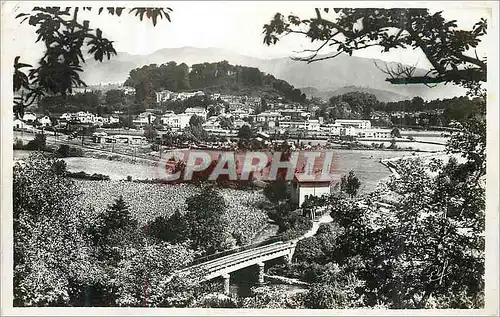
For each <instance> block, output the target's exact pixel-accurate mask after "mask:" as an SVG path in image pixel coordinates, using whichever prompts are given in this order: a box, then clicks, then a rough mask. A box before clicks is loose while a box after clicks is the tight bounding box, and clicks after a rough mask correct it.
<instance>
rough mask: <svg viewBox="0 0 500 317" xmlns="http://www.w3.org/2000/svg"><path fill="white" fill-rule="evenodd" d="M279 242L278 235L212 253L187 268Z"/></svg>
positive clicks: (279, 236)
mask: <svg viewBox="0 0 500 317" xmlns="http://www.w3.org/2000/svg"><path fill="white" fill-rule="evenodd" d="M280 241H283V237H282V235H278V236H275V237H272V238H270V239H267V240H264V241H261V242H257V243H253V244H247V245H244V246H241V247H238V248H234V249H231V250H227V251H222V252H217V253H214V254H210V255H206V256H202V257H199V258H196V259H194V260H193V261H192V262H191V263H189V264H188V265H187V267H189V266H193V265H196V264H200V263H203V262H207V261H210V260H215V259H218V258H222V257H225V256H228V255H231V254H235V253H238V252H242V251H247V250H250V249H254V248H258V247H262V246H265V245H269V244H272V243H276V242H280Z"/></svg>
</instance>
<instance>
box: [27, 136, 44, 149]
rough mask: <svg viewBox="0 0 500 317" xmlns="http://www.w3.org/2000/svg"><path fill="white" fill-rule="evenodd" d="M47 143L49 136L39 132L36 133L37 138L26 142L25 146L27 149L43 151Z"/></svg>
mask: <svg viewBox="0 0 500 317" xmlns="http://www.w3.org/2000/svg"><path fill="white" fill-rule="evenodd" d="M46 145H47V136H46V135H45V134H41V133H38V134H36V135H35V138H34V139H33V140H31V141H29V142H28V144H26V146H25V147H24V149H25V150H40V151H43V150H45V149H46Z"/></svg>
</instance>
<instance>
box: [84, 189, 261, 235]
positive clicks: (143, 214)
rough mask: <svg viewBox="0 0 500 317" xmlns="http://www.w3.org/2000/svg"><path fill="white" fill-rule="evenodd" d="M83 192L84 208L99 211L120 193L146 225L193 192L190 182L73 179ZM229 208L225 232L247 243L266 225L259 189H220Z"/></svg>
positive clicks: (182, 206)
mask: <svg viewBox="0 0 500 317" xmlns="http://www.w3.org/2000/svg"><path fill="white" fill-rule="evenodd" d="M75 183H76V185H77V187H78V188H79V189H80V190H81V191H82V193H83V194H82V197H81V199H80V203H81V204H82V207H84V208H94V210H95V211H96V212H100V211H102V210H104V209H105V208H106V206H107V205H109V204H112V203H113V202H114V200H115V199H116V198H118V197H119V196H120V195H122V196H123V199H124V200H125V201H126V202H127V204H129V205H130V211H131V213H132V216H133V217H134V218H136V219H137V220H138V221H139V222H140V223H142V224H145V223H147V222H148V221H151V220H154V219H155V218H156V217H158V216H169V215H171V214H172V213H173V212H174V211H175V210H176V209H179V210H181V211H184V210H185V208H186V205H185V200H186V198H188V197H190V196H192V195H194V194H196V193H197V192H198V190H199V189H198V188H197V187H195V186H193V185H165V184H144V183H135V182H128V181H84V180H77V181H75ZM220 193H221V194H222V196H223V197H224V200H225V201H226V204H227V205H228V210H227V212H226V214H225V217H226V220H227V222H228V227H227V232H230V233H232V232H236V233H240V234H241V235H242V236H243V237H244V238H245V240H247V241H244V242H245V243H247V242H249V241H250V239H251V238H253V236H254V235H255V234H257V233H258V232H259V231H261V230H262V228H263V227H265V226H266V225H267V221H268V217H267V215H266V213H265V211H264V210H262V209H259V208H258V207H257V205H258V203H259V202H260V201H262V200H264V199H265V198H264V195H263V194H262V191H251V190H236V189H227V188H222V189H220Z"/></svg>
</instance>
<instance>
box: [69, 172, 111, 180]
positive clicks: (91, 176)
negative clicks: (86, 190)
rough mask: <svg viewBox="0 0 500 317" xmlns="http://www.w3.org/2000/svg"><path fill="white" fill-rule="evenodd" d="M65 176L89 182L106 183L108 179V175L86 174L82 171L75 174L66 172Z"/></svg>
mask: <svg viewBox="0 0 500 317" xmlns="http://www.w3.org/2000/svg"><path fill="white" fill-rule="evenodd" d="M66 176H68V177H71V178H77V179H85V180H90V181H107V180H109V179H110V178H109V176H108V175H104V174H98V173H94V174H88V173H85V172H83V171H81V172H75V173H71V172H66Z"/></svg>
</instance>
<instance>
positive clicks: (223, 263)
mask: <svg viewBox="0 0 500 317" xmlns="http://www.w3.org/2000/svg"><path fill="white" fill-rule="evenodd" d="M298 241H299V239H295V240H290V241H286V242H283V241H277V242H274V243H271V244H268V245H263V246H259V247H255V248H250V249H247V250H243V251H240V252H236V253H232V254H228V255H225V256H221V257H218V258H215V259H212V260H208V261H206V262H203V263H199V264H195V265H192V266H189V267H187V268H185V269H182V270H181V271H179V273H180V274H183V273H184V274H188V273H190V272H193V271H196V270H200V271H201V272H202V275H203V277H202V280H203V281H208V280H211V279H214V278H218V277H222V278H223V280H224V292H225V293H226V294H229V284H230V274H231V273H232V272H235V271H238V270H241V269H243V268H246V267H249V266H252V265H256V266H257V267H258V269H259V270H258V272H259V273H258V283H259V284H263V283H264V262H266V261H269V260H273V259H277V258H281V257H283V258H284V259H285V261H287V262H291V260H292V256H293V253H294V252H295V247H296V246H297V242H298Z"/></svg>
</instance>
